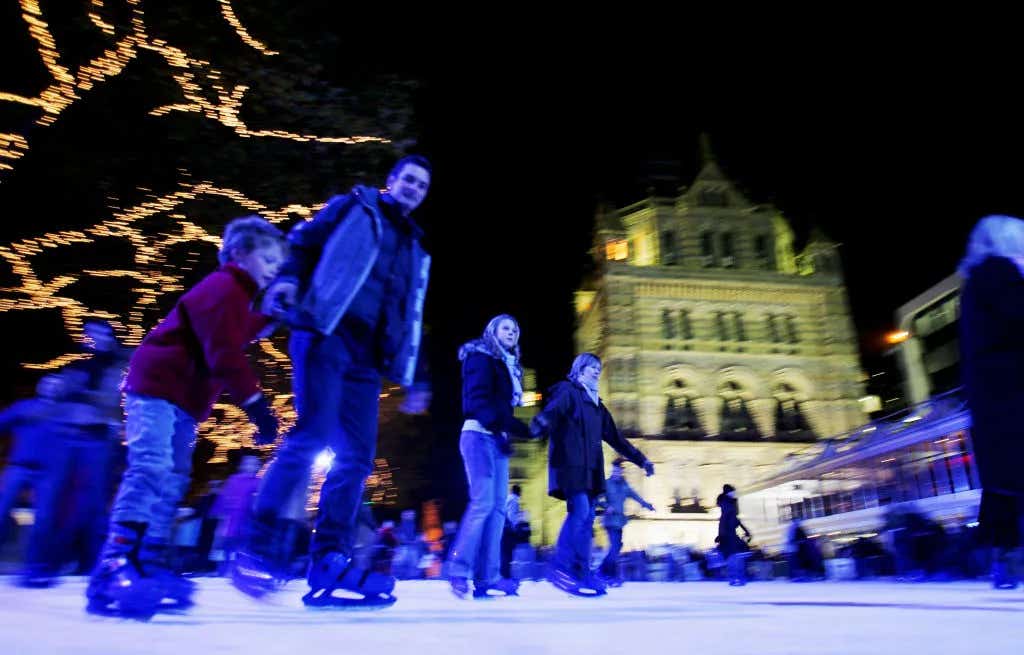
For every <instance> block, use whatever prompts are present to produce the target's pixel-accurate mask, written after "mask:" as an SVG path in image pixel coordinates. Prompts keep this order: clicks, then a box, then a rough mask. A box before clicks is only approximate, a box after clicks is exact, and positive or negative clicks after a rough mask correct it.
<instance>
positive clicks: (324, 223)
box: [273, 194, 353, 288]
mask: <svg viewBox="0 0 1024 655" xmlns="http://www.w3.org/2000/svg"><path fill="white" fill-rule="evenodd" d="M352 201H353V198H352V197H351V195H350V194H349V195H343V196H334V197H333V198H331V199H330V200H329V201H327V205H326V206H325V207H324V208H323V209H321V210H320V211H319V212H317V214H316V216H314V217H313V220H311V221H308V222H304V223H299V224H298V225H296V226H295V227H294V228H292V230H291V232H289V233H288V259H287V260H285V263H284V265H282V266H281V270H280V271H279V272H278V274H277V278H276V279H275V281H274V283H273V284H276V283H277V282H290V283H292V284H294V285H295V286H297V287H299V288H302V287H303V286H305V285H306V284H307V283H308V282H309V279H310V278H311V277H312V275H313V271H314V269H316V265H317V262H319V261H320V255H321V254H322V253H323V249H324V244H325V243H327V239H328V238H329V237H330V236H331V233H332V232H333V231H334V228H335V227H337V226H338V221H339V220H341V218H343V213H344V212H347V211H348V209H349V208H350V207H351V203H352Z"/></svg>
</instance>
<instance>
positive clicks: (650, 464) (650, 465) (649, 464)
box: [644, 459, 654, 477]
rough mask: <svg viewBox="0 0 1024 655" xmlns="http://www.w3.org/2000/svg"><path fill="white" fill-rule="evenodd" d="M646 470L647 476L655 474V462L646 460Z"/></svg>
mask: <svg viewBox="0 0 1024 655" xmlns="http://www.w3.org/2000/svg"><path fill="white" fill-rule="evenodd" d="M644 472H645V473H647V477H651V476H652V475H654V462H652V461H651V460H649V459H648V460H645V461H644Z"/></svg>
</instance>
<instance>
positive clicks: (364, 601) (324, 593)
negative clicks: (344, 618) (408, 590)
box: [302, 589, 398, 610]
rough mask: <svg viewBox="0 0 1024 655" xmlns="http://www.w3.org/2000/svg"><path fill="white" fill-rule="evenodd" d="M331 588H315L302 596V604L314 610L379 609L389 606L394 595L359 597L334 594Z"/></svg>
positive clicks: (395, 599)
mask: <svg viewBox="0 0 1024 655" xmlns="http://www.w3.org/2000/svg"><path fill="white" fill-rule="evenodd" d="M333 591H334V590H333V589H317V590H314V591H311V592H309V593H308V594H306V595H305V596H303V597H302V602H303V604H304V605H305V606H306V607H308V608H309V609H314V610H379V609H385V608H387V607H391V606H392V605H394V604H395V601H397V600H398V598H396V597H395V596H392V595H390V594H389V595H387V596H364V597H361V598H355V597H348V596H334V595H332V592H333Z"/></svg>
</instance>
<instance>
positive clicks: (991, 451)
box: [960, 216, 1024, 588]
mask: <svg viewBox="0 0 1024 655" xmlns="http://www.w3.org/2000/svg"><path fill="white" fill-rule="evenodd" d="M960 275H961V276H962V277H963V278H964V284H963V292H962V295H961V299H960V312H961V318H960V351H961V367H962V375H963V382H964V387H965V390H966V394H967V402H968V405H969V407H970V410H971V440H972V442H973V444H974V455H975V461H976V462H977V467H978V477H979V478H980V479H981V486H982V494H981V508H980V511H979V516H978V520H979V523H980V528H981V531H982V534H983V535H984V536H985V537H987V539H988V540H989V541H990V542H991V544H992V546H993V549H994V552H993V555H994V561H993V566H992V583H993V585H994V586H996V587H997V588H1012V587H1015V586H1017V575H1015V573H1014V572H1013V571H1012V569H1011V567H1010V561H1011V555H1012V552H1013V550H1014V549H1016V548H1017V547H1019V546H1020V545H1021V527H1020V524H1021V519H1022V510H1024V475H1022V474H1021V465H1022V463H1024V426H1022V423H1021V418H1020V414H1019V411H1020V410H1019V408H1020V407H1022V406H1024V221H1021V220H1020V219H1018V218H1012V217H1010V216H987V217H985V218H983V219H981V220H980V221H979V222H978V224H977V225H976V226H975V228H974V230H973V231H972V232H971V236H970V240H969V242H968V244H967V254H966V255H965V257H964V259H963V261H962V262H961V263H960Z"/></svg>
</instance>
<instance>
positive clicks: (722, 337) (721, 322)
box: [715, 312, 732, 341]
mask: <svg viewBox="0 0 1024 655" xmlns="http://www.w3.org/2000/svg"><path fill="white" fill-rule="evenodd" d="M715 332H716V333H717V334H718V340H719V341H729V340H730V339H731V338H732V337H731V336H730V335H729V325H728V324H727V323H726V322H725V312H715Z"/></svg>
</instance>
